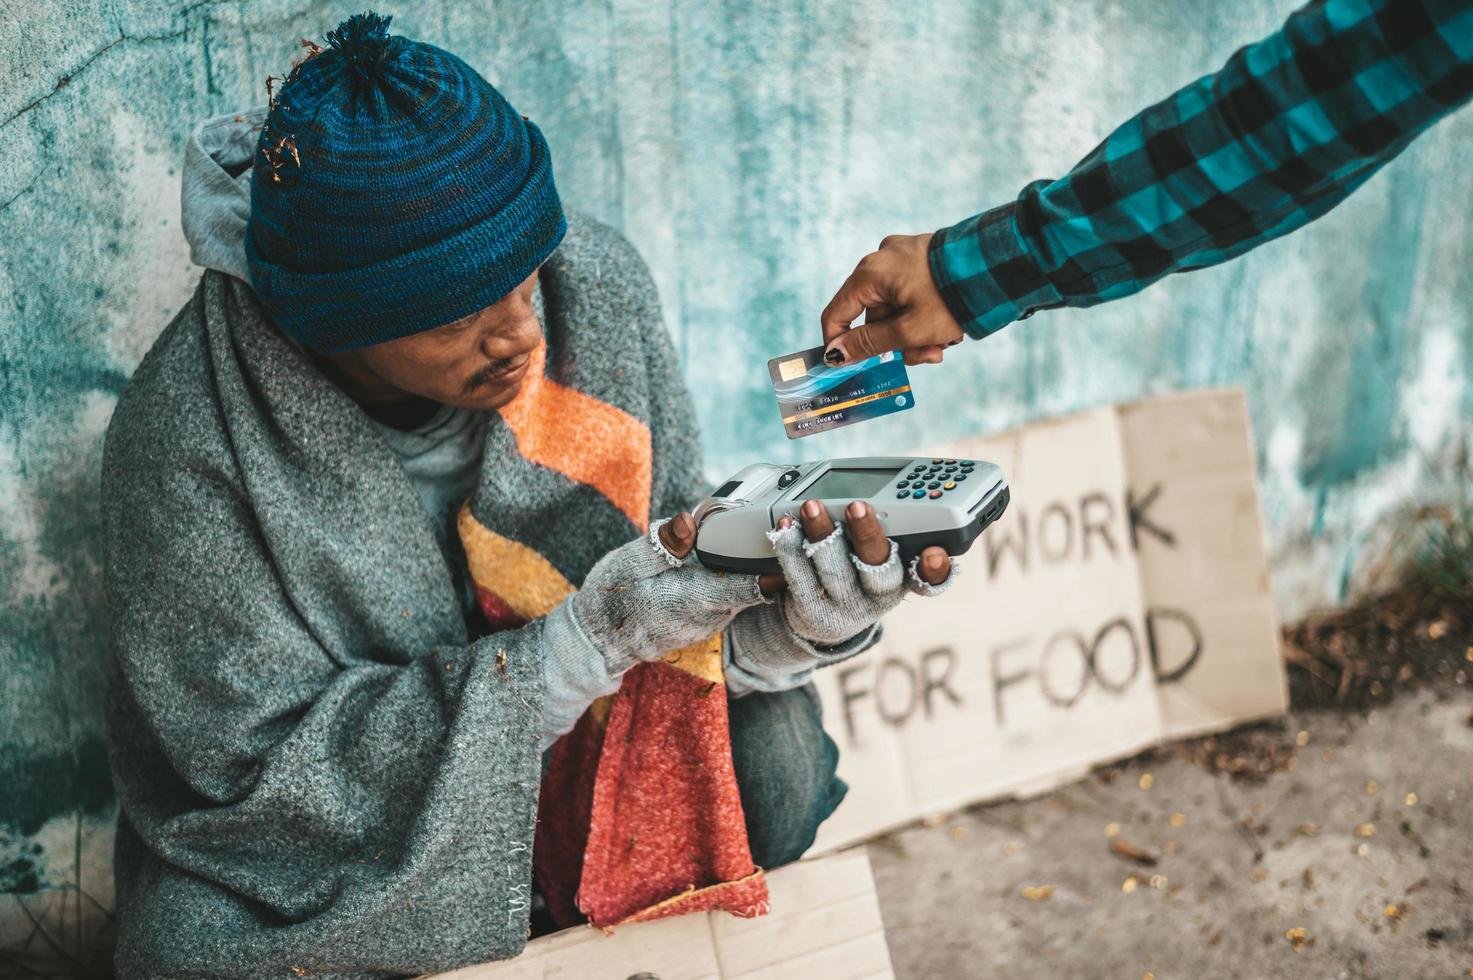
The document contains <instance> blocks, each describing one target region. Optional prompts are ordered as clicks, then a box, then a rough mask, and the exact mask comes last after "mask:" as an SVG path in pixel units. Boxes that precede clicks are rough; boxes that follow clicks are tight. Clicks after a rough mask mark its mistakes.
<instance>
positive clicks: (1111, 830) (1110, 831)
mask: <svg viewBox="0 0 1473 980" xmlns="http://www.w3.org/2000/svg"><path fill="white" fill-rule="evenodd" d="M1118 833H1120V825H1119V824H1118V823H1113V822H1112V823H1107V824H1105V836H1106V837H1114V836H1115V835H1116V834H1118Z"/></svg>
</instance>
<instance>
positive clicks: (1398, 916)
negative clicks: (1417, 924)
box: [1386, 902, 1407, 922]
mask: <svg viewBox="0 0 1473 980" xmlns="http://www.w3.org/2000/svg"><path fill="white" fill-rule="evenodd" d="M1406 914H1407V910H1406V906H1404V905H1397V904H1396V903H1395V902H1392V903H1391V904H1389V905H1387V906H1386V918H1388V919H1390V920H1391V921H1392V922H1400V921H1401V920H1402V919H1404V918H1406Z"/></svg>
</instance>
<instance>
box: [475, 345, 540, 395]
mask: <svg viewBox="0 0 1473 980" xmlns="http://www.w3.org/2000/svg"><path fill="white" fill-rule="evenodd" d="M526 356H527V355H525V354H519V355H518V356H517V357H502V358H498V359H497V360H494V361H492V362H490V363H489V364H487V365H486V366H485V367H483V368H481V369H480V370H478V371H477V372H476V373H475V374H473V375H471V376H470V377H469V378H466V379H465V384H464V385H462V386H461V390H460V393H461V394H462V395H469V394H471V393H472V392H474V391H475V390H476V389H477V388H481V387H484V386H485V385H488V384H490V383H491V382H492V381H494V380H495V379H496V376H497V375H498V374H501V373H502V372H503V371H505V370H506V369H507V368H509V367H512V366H513V365H515V364H516V363H517V362H518V361H520V360H522V359H524V358H525V357H526Z"/></svg>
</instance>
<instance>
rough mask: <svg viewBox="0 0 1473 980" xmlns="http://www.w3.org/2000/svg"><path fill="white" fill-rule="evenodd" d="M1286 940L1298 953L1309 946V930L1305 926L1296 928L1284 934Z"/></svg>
mask: <svg viewBox="0 0 1473 980" xmlns="http://www.w3.org/2000/svg"><path fill="white" fill-rule="evenodd" d="M1284 938H1285V939H1287V940H1289V945H1290V946H1292V947H1293V948H1294V952H1296V953H1297V952H1299V951H1300V950H1301V949H1303V948H1304V947H1305V946H1306V945H1308V943H1309V930H1308V929H1305V928H1304V927H1303V926H1295V927H1294V928H1292V929H1289V930H1286V931H1285V932H1284Z"/></svg>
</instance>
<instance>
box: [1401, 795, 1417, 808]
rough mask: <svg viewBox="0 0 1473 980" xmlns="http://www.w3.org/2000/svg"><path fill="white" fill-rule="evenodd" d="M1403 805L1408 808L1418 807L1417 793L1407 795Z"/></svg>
mask: <svg viewBox="0 0 1473 980" xmlns="http://www.w3.org/2000/svg"><path fill="white" fill-rule="evenodd" d="M1402 803H1404V804H1406V805H1407V806H1416V805H1417V794H1416V793H1408V794H1407V795H1406V799H1404V800H1402Z"/></svg>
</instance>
